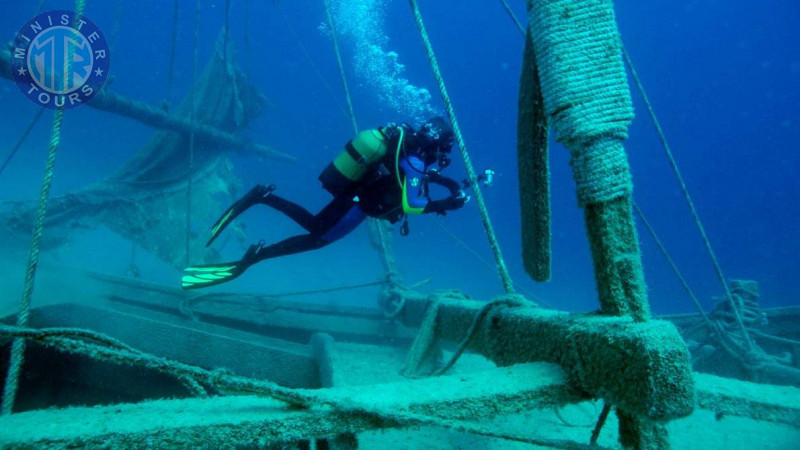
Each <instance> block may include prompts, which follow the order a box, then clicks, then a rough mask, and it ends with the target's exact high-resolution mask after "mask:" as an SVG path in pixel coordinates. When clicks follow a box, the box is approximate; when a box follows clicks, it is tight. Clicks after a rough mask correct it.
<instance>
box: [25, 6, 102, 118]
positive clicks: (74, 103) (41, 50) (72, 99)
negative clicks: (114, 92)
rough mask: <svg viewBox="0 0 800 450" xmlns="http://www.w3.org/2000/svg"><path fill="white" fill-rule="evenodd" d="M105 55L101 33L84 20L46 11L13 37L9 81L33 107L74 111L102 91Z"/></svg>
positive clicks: (90, 22) (72, 13) (73, 14)
mask: <svg viewBox="0 0 800 450" xmlns="http://www.w3.org/2000/svg"><path fill="white" fill-rule="evenodd" d="M110 56H111V55H110V54H109V51H108V43H107V42H106V39H105V37H103V33H101V32H100V29H99V28H97V25H95V24H94V23H93V22H92V21H91V20H89V19H88V18H87V17H86V16H84V15H80V14H77V13H74V12H72V11H64V10H57V11H47V12H44V13H41V14H39V15H38V16H36V17H34V18H33V19H31V20H30V21H28V23H26V24H25V26H23V27H22V29H20V30H19V33H17V37H16V38H15V39H14V43H13V47H12V50H11V76H12V77H13V78H14V81H15V82H16V83H17V86H19V89H20V91H22V93H23V94H25V96H26V97H28V98H29V99H30V100H31V101H32V102H34V103H36V104H37V105H41V106H44V107H45V108H50V109H56V108H76V107H78V106H80V105H83V104H85V103H86V102H88V101H89V100H91V99H92V97H94V96H95V95H97V93H98V92H99V91H100V88H102V87H103V83H105V81H106V78H107V77H108V68H109V66H110V64H111V60H110Z"/></svg>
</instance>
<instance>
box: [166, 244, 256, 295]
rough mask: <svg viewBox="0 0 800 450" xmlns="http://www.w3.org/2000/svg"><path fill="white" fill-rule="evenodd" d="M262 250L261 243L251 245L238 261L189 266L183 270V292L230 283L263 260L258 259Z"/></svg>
mask: <svg viewBox="0 0 800 450" xmlns="http://www.w3.org/2000/svg"><path fill="white" fill-rule="evenodd" d="M262 248H264V243H263V241H262V242H259V243H258V244H253V245H251V246H250V248H248V249H247V252H246V253H245V254H244V256H243V257H242V259H240V260H239V261H234V262H228V263H220V264H206V265H201V266H189V267H187V268H185V269H183V277H181V287H183V289H184V290H188V289H198V288H204V287H209V286H215V285H217V284H222V283H225V282H228V281H231V280H233V279H234V278H236V277H238V276H239V275H241V274H243V273H244V271H245V270H247V268H248V267H250V266H252V265H253V264H255V263H256V262H258V261H260V260H261V259H263V258H259V256H261V255H259V252H261V249H262Z"/></svg>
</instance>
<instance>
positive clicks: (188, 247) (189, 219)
mask: <svg viewBox="0 0 800 450" xmlns="http://www.w3.org/2000/svg"><path fill="white" fill-rule="evenodd" d="M199 40H200V0H195V3H194V44H193V45H194V55H193V56H192V87H191V89H190V90H189V122H190V123H191V124H194V119H195V104H194V88H195V83H196V82H197V47H198V46H199V42H198V41H199ZM224 46H225V47H227V46H228V44H227V42H225V43H224ZM193 175H194V127H193V128H192V132H191V133H189V175H188V177H187V179H186V265H187V266H188V265H189V260H190V257H191V254H190V253H191V248H192V176H193Z"/></svg>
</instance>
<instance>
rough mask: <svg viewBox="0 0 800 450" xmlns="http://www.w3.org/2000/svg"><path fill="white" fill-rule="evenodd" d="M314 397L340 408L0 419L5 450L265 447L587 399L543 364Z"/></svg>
mask: <svg viewBox="0 0 800 450" xmlns="http://www.w3.org/2000/svg"><path fill="white" fill-rule="evenodd" d="M308 393H313V394H314V395H315V396H317V398H319V400H320V402H326V403H328V404H329V405H334V406H333V407H331V406H325V407H322V406H321V407H318V408H312V409H310V410H297V409H291V408H287V407H286V406H285V405H284V404H282V403H280V402H278V401H275V400H272V399H267V398H259V397H254V396H232V397H214V398H207V399H183V400H157V401H150V402H143V403H138V404H123V405H113V406H103V407H94V408H85V407H79V408H66V409H54V410H40V411H31V412H25V413H19V414H12V415H7V416H2V417H0V447H3V448H37V449H40V448H62V447H72V446H80V447H103V448H133V447H136V448H143V447H155V448H161V447H198V448H200V447H202V448H223V447H225V448H230V447H236V446H264V445H267V444H270V443H276V442H294V441H298V440H301V439H307V438H313V437H321V436H332V435H335V434H339V433H342V432H358V431H363V430H369V429H376V428H388V427H396V426H408V425H410V424H414V423H413V419H412V420H407V419H403V417H402V415H403V414H404V413H408V414H409V415H411V417H414V415H415V414H416V415H425V416H430V417H437V418H442V421H446V420H452V419H471V420H475V419H481V418H486V417H490V416H493V415H496V414H499V413H509V412H518V411H524V410H529V409H535V408H539V407H544V406H548V405H552V404H557V403H563V402H567V401H577V400H579V398H578V397H577V396H576V395H575V394H574V393H573V392H572V391H571V390H570V389H569V388H568V387H567V386H566V384H565V377H564V375H563V373H562V372H561V370H560V369H558V368H557V367H555V366H553V365H550V364H541V363H539V364H520V365H516V366H513V367H505V368H498V369H493V370H489V371H486V372H478V373H474V374H461V375H457V376H445V377H436V378H427V379H422V380H413V381H407V382H401V383H387V384H380V385H371V386H351V387H342V388H332V389H324V390H319V391H308ZM380 417H382V419H381V418H380Z"/></svg>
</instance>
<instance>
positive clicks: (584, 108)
mask: <svg viewBox="0 0 800 450" xmlns="http://www.w3.org/2000/svg"><path fill="white" fill-rule="evenodd" d="M530 27H531V33H532V36H533V41H534V43H535V47H536V59H537V62H538V63H539V64H538V65H539V79H540V82H541V86H542V94H543V97H544V103H545V109H546V112H547V115H548V116H549V117H551V118H552V121H553V126H554V128H555V130H556V140H558V141H560V142H562V143H564V144H565V145H566V146H567V147H568V148H569V150H570V153H571V154H572V158H571V160H570V165H571V166H572V173H573V178H574V179H575V182H576V184H577V189H578V192H577V194H578V203H579V205H580V206H581V207H582V208H584V207H586V206H587V205H589V204H603V203H607V202H609V201H611V200H614V199H617V198H622V197H625V196H628V195H630V192H631V189H632V186H631V176H630V168H629V166H628V160H627V156H626V154H625V150H624V148H623V146H622V141H623V140H624V139H626V138H627V130H628V127H629V125H630V123H631V121H632V120H633V107H632V104H631V98H630V91H629V89H628V84H627V78H626V75H625V67H624V65H623V63H622V61H621V60H620V58H619V54H618V53H616V51H615V50H616V49H617V48H618V47H619V32H618V31H617V27H616V22H615V21H614V11H613V4H612V2H611V1H608V0H592V1H585V2H579V3H575V2H572V1H571V0H552V1H548V2H539V3H537V5H536V7H534V8H533V9H532V10H531V16H530Z"/></svg>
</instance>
